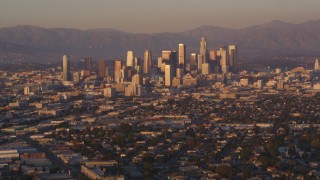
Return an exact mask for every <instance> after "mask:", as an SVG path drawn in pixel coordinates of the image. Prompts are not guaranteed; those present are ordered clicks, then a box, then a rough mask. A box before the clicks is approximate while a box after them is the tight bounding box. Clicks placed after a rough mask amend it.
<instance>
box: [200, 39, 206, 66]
mask: <svg viewBox="0 0 320 180" xmlns="http://www.w3.org/2000/svg"><path fill="white" fill-rule="evenodd" d="M200 55H202V58H203V59H202V62H203V63H205V62H207V41H206V38H204V37H202V38H201V41H200Z"/></svg>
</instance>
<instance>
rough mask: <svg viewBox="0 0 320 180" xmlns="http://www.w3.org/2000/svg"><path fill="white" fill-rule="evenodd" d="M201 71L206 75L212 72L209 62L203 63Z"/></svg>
mask: <svg viewBox="0 0 320 180" xmlns="http://www.w3.org/2000/svg"><path fill="white" fill-rule="evenodd" d="M201 73H202V74H205V75H209V74H211V72H210V65H209V63H203V64H202V69H201Z"/></svg>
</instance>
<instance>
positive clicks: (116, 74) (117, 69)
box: [113, 59, 122, 82]
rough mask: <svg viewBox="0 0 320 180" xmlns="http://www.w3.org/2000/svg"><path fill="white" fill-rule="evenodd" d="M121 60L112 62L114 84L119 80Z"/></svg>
mask: <svg viewBox="0 0 320 180" xmlns="http://www.w3.org/2000/svg"><path fill="white" fill-rule="evenodd" d="M121 66H122V64H121V60H120V59H117V60H115V61H114V62H113V73H114V77H113V78H114V81H115V82H120V78H121Z"/></svg>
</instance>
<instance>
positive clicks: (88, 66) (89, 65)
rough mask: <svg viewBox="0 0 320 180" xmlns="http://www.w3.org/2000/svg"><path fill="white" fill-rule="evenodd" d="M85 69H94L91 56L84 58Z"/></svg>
mask: <svg viewBox="0 0 320 180" xmlns="http://www.w3.org/2000/svg"><path fill="white" fill-rule="evenodd" d="M84 70H87V71H91V70H92V58H91V57H86V58H84Z"/></svg>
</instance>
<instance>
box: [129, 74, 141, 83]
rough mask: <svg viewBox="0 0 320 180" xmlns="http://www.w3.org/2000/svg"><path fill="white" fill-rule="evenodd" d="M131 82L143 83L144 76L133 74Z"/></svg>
mask: <svg viewBox="0 0 320 180" xmlns="http://www.w3.org/2000/svg"><path fill="white" fill-rule="evenodd" d="M131 82H132V83H134V84H138V85H140V84H141V83H142V77H141V76H140V74H135V75H133V76H132V78H131Z"/></svg>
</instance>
